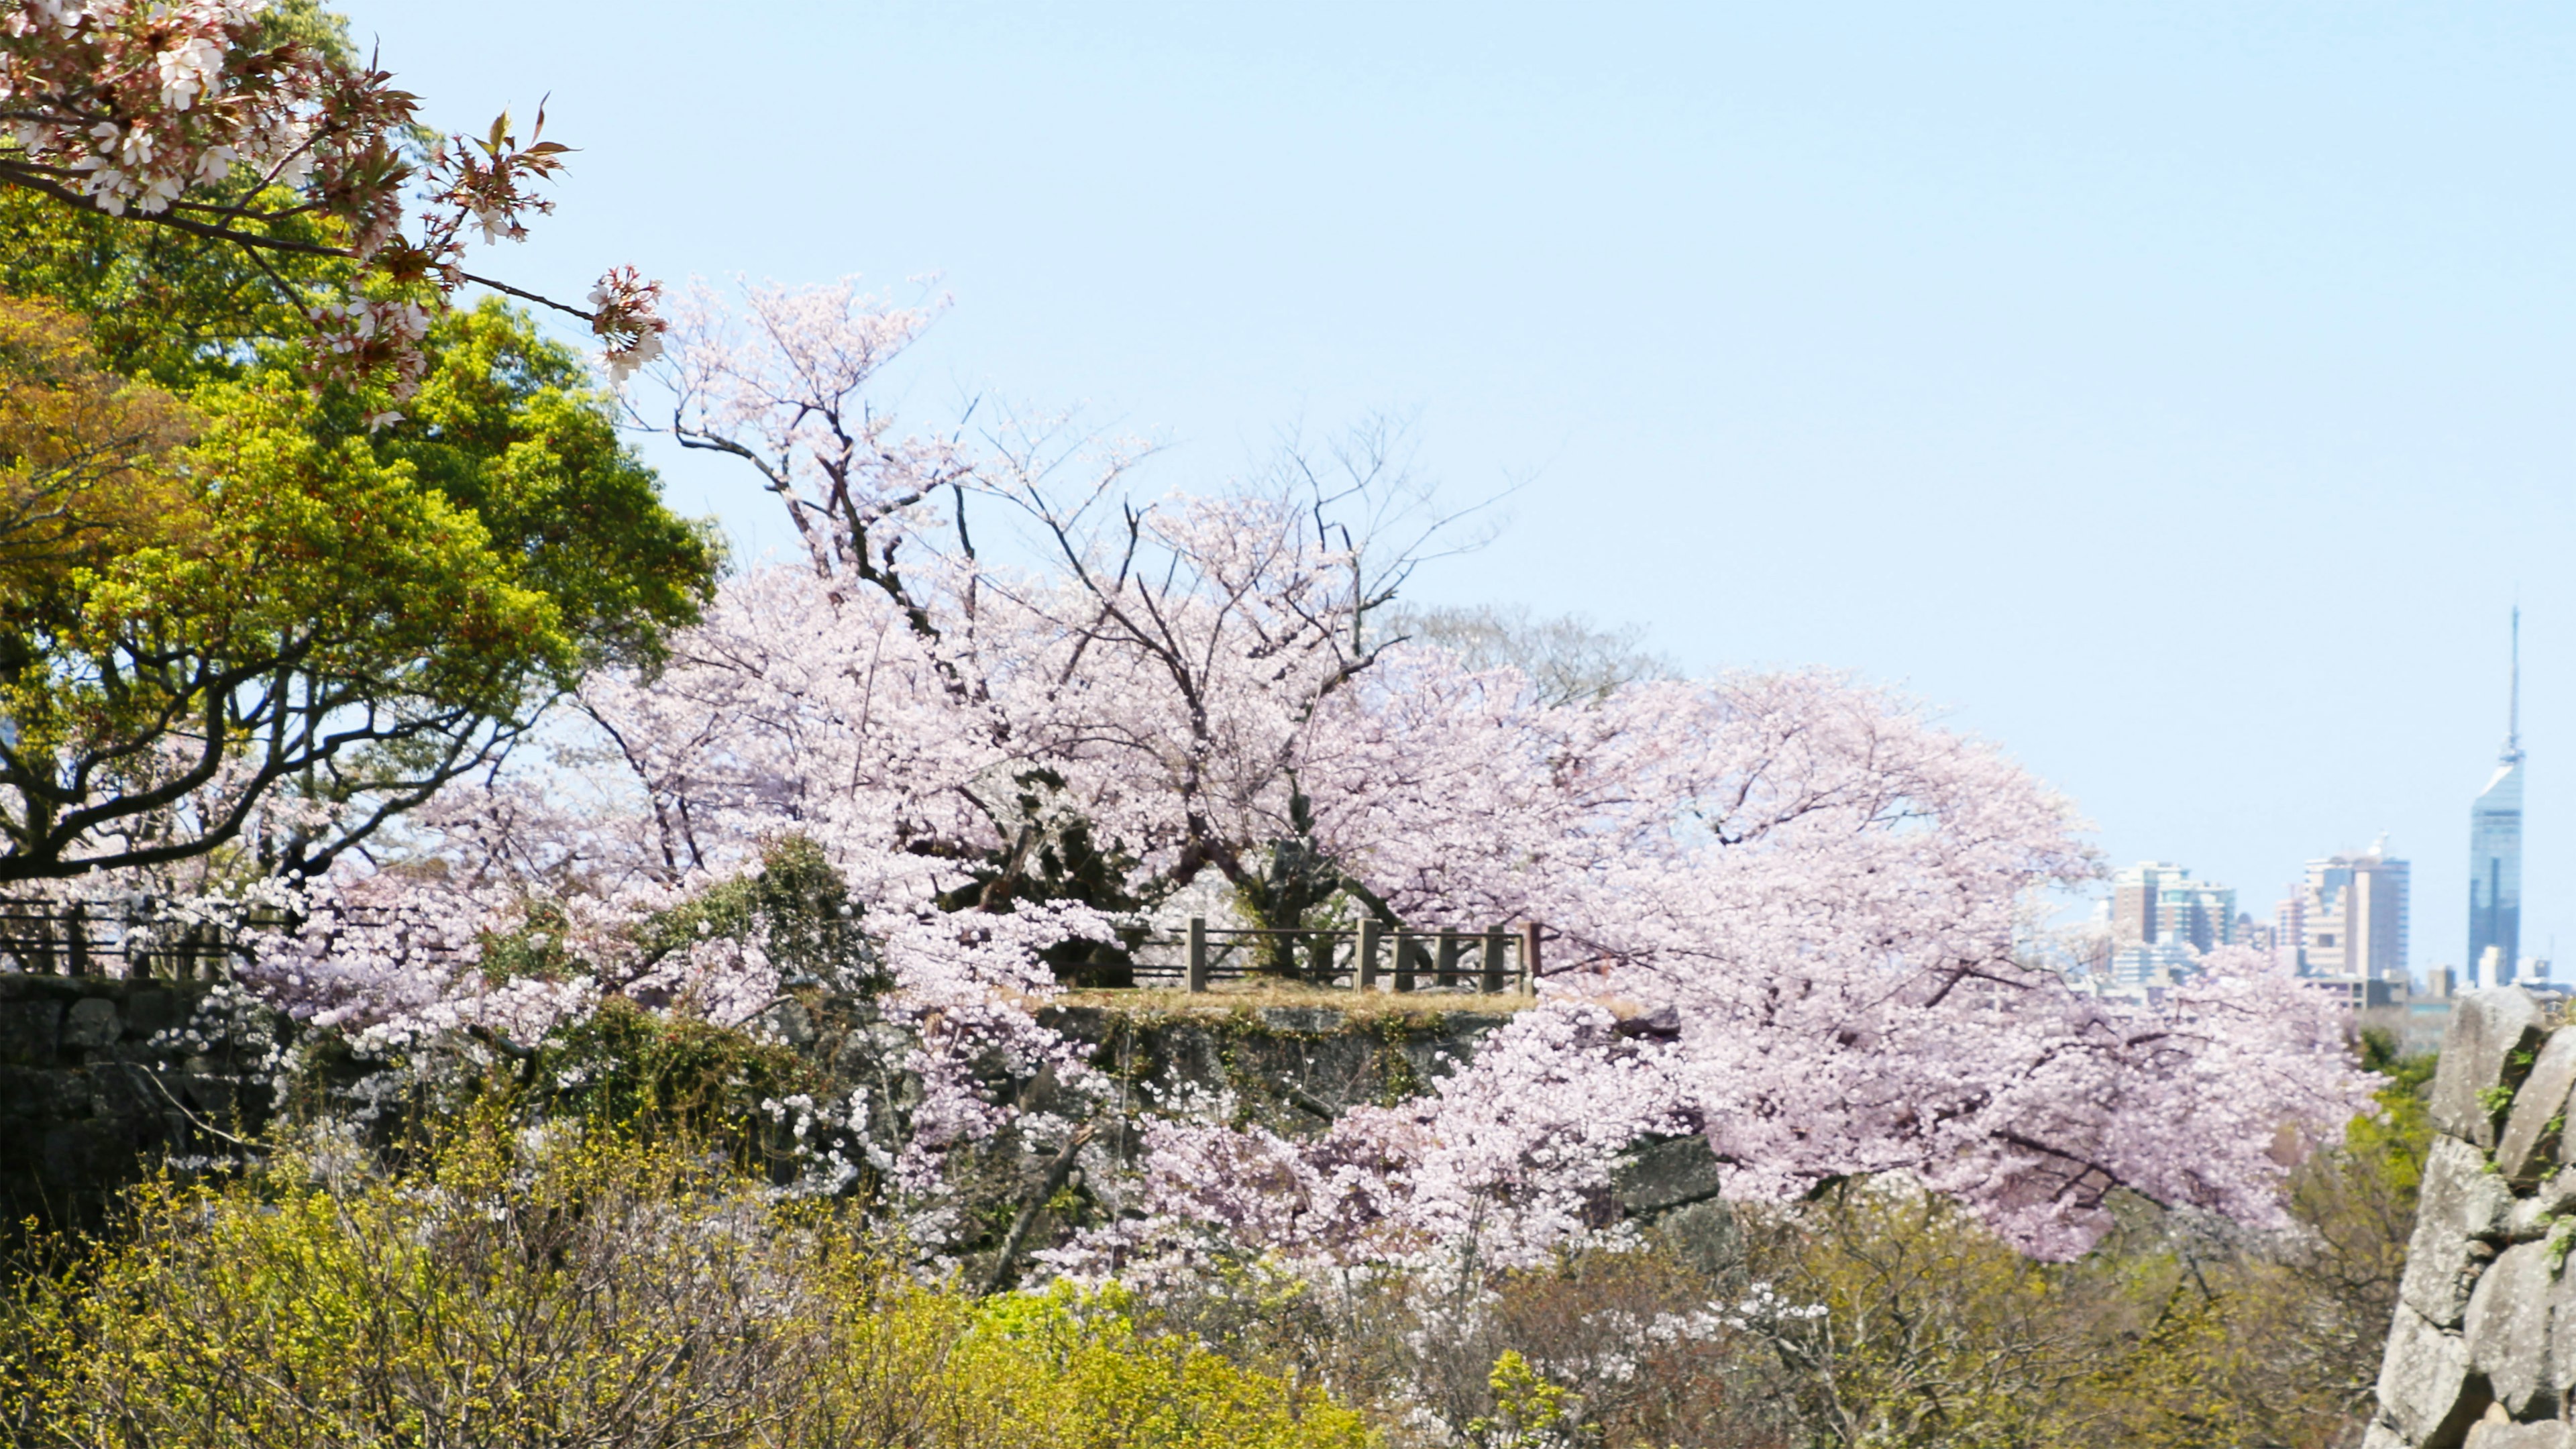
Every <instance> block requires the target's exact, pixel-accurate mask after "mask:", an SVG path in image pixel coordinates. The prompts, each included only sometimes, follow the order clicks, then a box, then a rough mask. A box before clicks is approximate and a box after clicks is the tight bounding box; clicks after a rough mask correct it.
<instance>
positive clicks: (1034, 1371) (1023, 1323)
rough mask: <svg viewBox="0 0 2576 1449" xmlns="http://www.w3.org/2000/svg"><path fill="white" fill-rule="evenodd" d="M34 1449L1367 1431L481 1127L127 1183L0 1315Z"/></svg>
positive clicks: (1322, 1407) (821, 1228)
mask: <svg viewBox="0 0 2576 1449" xmlns="http://www.w3.org/2000/svg"><path fill="white" fill-rule="evenodd" d="M0 1422H4V1423H6V1424H7V1425H9V1426H10V1428H11V1429H12V1430H13V1431H14V1433H15V1435H16V1436H17V1438H18V1439H19V1440H20V1441H21V1442H25V1443H29V1444H42V1445H57V1444H59V1445H73V1444H81V1445H88V1444H134V1445H140V1444H152V1445H155V1446H172V1449H186V1446H198V1445H204V1446H216V1445H223V1446H234V1445H242V1444H266V1445H279V1446H291V1449H302V1446H314V1449H320V1446H325V1445H329V1446H335V1449H338V1446H362V1445H363V1446H378V1445H382V1446H394V1445H418V1444H547V1445H562V1446H602V1449H605V1446H610V1445H616V1446H620V1449H630V1446H634V1449H654V1446H679V1445H706V1446H735V1445H740V1446H754V1445H757V1446H777V1449H788V1446H807V1445H811V1446H817V1449H820V1446H826V1445H829V1446H845V1445H847V1446H858V1445H883V1446H893V1445H903V1446H917V1449H947V1446H957V1449H970V1446H971V1449H986V1446H990V1449H1004V1446H1014V1449H1016V1446H1029V1449H1111V1446H1137V1449H1200V1446H1206V1449H1218V1446H1223V1449H1309V1446H1318V1449H1320V1446H1349V1449H1358V1446H1361V1445H1364V1444H1366V1443H1367V1442H1369V1440H1368V1435H1367V1433H1366V1431H1365V1429H1364V1427H1363V1426H1362V1424H1361V1422H1360V1421H1359V1419H1358V1418H1357V1416H1356V1415H1354V1414H1352V1413H1351V1412H1350V1411H1349V1410H1347V1409H1345V1408H1342V1407H1340V1406H1338V1405H1335V1404H1334V1403H1332V1402H1331V1401H1329V1400H1327V1399H1325V1398H1324V1397H1323V1396H1321V1395H1320V1394H1317V1393H1314V1392H1312V1391H1307V1390H1302V1389H1299V1388H1297V1387H1294V1386H1292V1385H1291V1384H1290V1383H1288V1382H1285V1381H1283V1380H1280V1379H1276V1378H1272V1377H1268V1376H1264V1375H1261V1374H1258V1373H1253V1372H1248V1371H1246V1370H1243V1369H1240V1368H1237V1367H1236V1366H1234V1365H1232V1364H1230V1363H1228V1362H1227V1361H1225V1360H1224V1359H1223V1358H1221V1357H1219V1356H1217V1355H1216V1354H1214V1353H1211V1352H1209V1351H1208V1350H1206V1349H1204V1348H1202V1347H1200V1346H1198V1345H1196V1344H1195V1343H1192V1342H1189V1341H1187V1340H1183V1339H1173V1338H1160V1337H1154V1336H1151V1335H1147V1334H1145V1333H1143V1332H1141V1331H1140V1330H1139V1329H1138V1328H1137V1326H1136V1323H1135V1320H1134V1319H1133V1317H1132V1316H1131V1315H1130V1314H1129V1313H1128V1312H1127V1311H1126V1308H1125V1305H1124V1304H1123V1302H1122V1301H1121V1300H1120V1299H1118V1298H1117V1297H1116V1296H1115V1295H1113V1294H1105V1293H1104V1294H1090V1295H1086V1294H1081V1293H1077V1292H1075V1291H1073V1290H1071V1289H1069V1288H1059V1289H1056V1290H1053V1291H1052V1292H1050V1293H1048V1294H1045V1295H1038V1296H1031V1297H1027V1298H1011V1299H1003V1300H999V1301H996V1302H991V1303H986V1304H981V1305H979V1304H977V1303H975V1302H973V1301H972V1300H970V1299H968V1298H967V1297H965V1296H964V1295H962V1294H960V1293H958V1292H957V1291H955V1290H954V1289H953V1288H951V1287H948V1286H945V1285H943V1284H941V1283H939V1282H935V1281H923V1280H920V1279H917V1278H915V1277H913V1276H911V1275H910V1274H908V1273H906V1272H904V1271H903V1270H902V1269H901V1268H900V1267H899V1266H898V1262H897V1258H896V1257H894V1256H890V1255H889V1253H888V1252H887V1251H885V1249H884V1246H883V1245H880V1244H876V1243H873V1242H871V1241H869V1240H867V1239H865V1238H864V1237H861V1236H859V1235H857V1234H855V1233H854V1232H852V1231H851V1230H850V1229H848V1228H847V1227H846V1226H845V1225H843V1224H842V1223H841V1222H840V1221H839V1220H837V1219H836V1218H834V1217H832V1216H831V1215H830V1214H828V1213H826V1212H823V1211H821V1210H819V1209H817V1208H815V1207H813V1206H812V1205H810V1204H809V1205H803V1206H796V1207H782V1206H780V1205H778V1204H776V1203H775V1202H774V1201H772V1200H771V1199H769V1198H768V1197H766V1196H765V1195H764V1194H762V1193H761V1192H760V1191H759V1190H757V1189H756V1188H755V1187H754V1186H753V1185H752V1184H750V1183H748V1182H746V1181H744V1180H741V1179H738V1178H734V1177H730V1176H728V1175H726V1174H724V1173H723V1172H721V1171H716V1170H711V1169H709V1168H707V1167H705V1166H704V1165H703V1164H702V1161H701V1159H699V1158H698V1157H696V1156H695V1155H694V1154H692V1153H689V1152H687V1151H684V1150H680V1149H676V1148H673V1149H655V1148H650V1147H645V1146H639V1145H636V1144H635V1143H633V1142H631V1141H629V1140H626V1139H623V1138H621V1137H618V1136H616V1135H615V1134H609V1133H590V1134H576V1133H572V1132H569V1131H557V1132H554V1133H551V1134H547V1135H545V1136H544V1137H542V1138H541V1139H540V1138H537V1137H534V1136H531V1135H528V1134H518V1133H512V1132H508V1131H502V1130H496V1129H495V1127H494V1126H493V1124H492V1122H491V1121H490V1120H489V1119H482V1120H479V1121H477V1122H474V1123H469V1124H468V1126H467V1127H466V1128H465V1129H464V1130H462V1131H460V1132H459V1133H458V1134H456V1135H455V1136H453V1137H451V1138H449V1139H448V1140H447V1141H446V1142H444V1143H443V1144H442V1145H441V1146H440V1147H439V1149H438V1150H437V1151H436V1152H434V1153H433V1154H432V1155H431V1156H430V1157H429V1158H428V1159H426V1160H425V1161H424V1162H423V1163H422V1164H421V1165H420V1166H418V1167H417V1168H415V1169H414V1170H412V1171H409V1172H406V1173H400V1174H396V1173H391V1172H387V1171H384V1170H381V1169H379V1168H376V1167H374V1166H372V1165H371V1164H370V1163H369V1162H368V1160H367V1159H365V1158H364V1157H363V1156H362V1155H360V1154H358V1153H356V1152H354V1151H353V1150H351V1149H350V1148H348V1147H347V1146H346V1145H345V1144H340V1143H334V1142H331V1141H329V1140H326V1139H316V1140H311V1141H307V1142H304V1143H301V1144H297V1145H294V1146H291V1147H289V1148H288V1149H287V1150H284V1151H282V1152H280V1153H278V1154H277V1155H275V1156H274V1157H272V1158H271V1159H269V1161H268V1162H267V1163H266V1164H264V1165H263V1166H262V1167H260V1168H258V1169H256V1170H254V1171H253V1172H251V1173H248V1174H246V1175H244V1176H242V1177H239V1178H237V1179H235V1180H232V1181H229V1182H225V1183H221V1184H198V1185H193V1186H185V1185H178V1184H173V1183H163V1184H160V1185H158V1186H156V1187H153V1188H151V1189H148V1190H146V1191H144V1192H142V1193H140V1194H139V1195H138V1196H137V1197H136V1199H135V1201H134V1203H133V1212H132V1221H131V1223H130V1224H129V1229H128V1232H127V1233H126V1235H125V1236H124V1238H123V1240H122V1241H121V1242H120V1243H119V1244H117V1245H115V1246H103V1247H94V1248H91V1249H88V1250H83V1251H76V1252H72V1253H71V1254H70V1255H69V1256H68V1257H66V1258H64V1259H62V1260H59V1261H58V1262H57V1263H56V1264H55V1266H53V1267H52V1268H50V1269H49V1270H46V1271H42V1272H38V1273H35V1274H33V1275H31V1276H29V1277H27V1278H25V1279H23V1280H21V1282H20V1284H19V1286H18V1289H17V1291H16V1292H15V1293H14V1294H13V1295H11V1297H10V1298H9V1299H8V1301H7V1302H6V1303H5V1304H0Z"/></svg>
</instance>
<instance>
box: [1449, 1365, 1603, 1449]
mask: <svg viewBox="0 0 2576 1449" xmlns="http://www.w3.org/2000/svg"><path fill="white" fill-rule="evenodd" d="M1485 1384H1486V1387H1487V1388H1488V1389H1489V1390H1491V1391H1492V1393H1493V1396H1494V1413H1493V1416H1492V1417H1490V1418H1479V1419H1475V1420H1471V1421H1470V1422H1469V1423H1468V1425H1467V1440H1468V1442H1469V1443H1471V1444H1474V1445H1476V1446H1477V1449H1558V1446H1561V1445H1564V1446H1570V1445H1576V1444H1591V1443H1598V1442H1600V1438H1601V1435H1600V1432H1599V1430H1598V1428H1597V1426H1592V1425H1586V1424H1584V1423H1583V1422H1582V1419H1581V1417H1580V1414H1579V1412H1578V1410H1579V1408H1580V1406H1579V1405H1578V1404H1577V1403H1576V1402H1575V1401H1574V1395H1573V1393H1572V1391H1570V1390H1568V1389H1565V1388H1563V1387H1561V1386H1559V1385H1556V1384H1552V1383H1549V1382H1548V1381H1547V1379H1546V1377H1545V1376H1544V1375H1542V1374H1540V1373H1539V1371H1538V1370H1536V1369H1534V1368H1531V1367H1530V1364H1529V1360H1527V1359H1525V1358H1523V1357H1521V1354H1520V1350H1518V1349H1505V1350H1503V1356H1502V1357H1500V1358H1498V1359H1496V1360H1494V1371H1493V1373H1491V1374H1490V1375H1488V1376H1487V1377H1486V1380H1485Z"/></svg>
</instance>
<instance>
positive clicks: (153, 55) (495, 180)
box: [0, 0, 664, 402]
mask: <svg viewBox="0 0 2576 1449" xmlns="http://www.w3.org/2000/svg"><path fill="white" fill-rule="evenodd" d="M393 80H394V78H393V75H392V73H390V72H388V71H385V70H382V69H380V68H378V67H377V66H376V65H375V64H374V63H372V62H360V61H358V60H357V59H356V58H355V57H354V55H353V54H352V53H351V52H350V50H349V47H348V46H347V44H346V42H345V41H344V40H342V39H341V38H340V37H339V36H337V35H336V34H331V33H329V32H328V31H327V29H324V28H321V27H317V26H316V25H313V24H297V23H295V22H294V17H291V16H288V15H286V14H284V13H283V12H281V11H278V10H273V9H271V8H270V7H269V6H268V5H267V4H266V3H265V0H14V3H10V4H8V5H7V6H6V7H5V9H0V123H5V129H0V185H5V186H8V187H13V188H17V189H18V190H20V191H21V192H24V193H30V194H34V195H39V196H43V197H47V198H50V199H52V200H54V201H57V202H60V203H63V204H65V205H68V206H73V207H79V208H92V209H95V210H98V211H102V212H105V213H107V214H108V215H110V216H115V217H121V218H126V219H128V220H130V221H131V222H133V223H134V224H135V225H138V226H148V227H156V228H163V229H167V230H171V231H176V232H181V233H185V234H187V235H189V236H193V237H196V238H200V239H202V240H204V241H206V242H209V243H213V244H216V245H220V246H223V247H228V248H232V249H235V250H237V251H238V252H239V253H240V254H241V255H243V256H244V257H246V258H249V259H250V260H251V261H252V262H253V263H255V264H256V266H257V267H258V269H259V270H260V271H261V273H262V274H264V275H265V276H266V277H267V278H268V279H269V280H270V281H271V282H272V283H273V284H274V285H275V286H276V287H277V289H278V290H279V292H280V293H281V294H282V295H283V296H285V297H286V298H288V299H289V300H290V301H292V302H293V303H294V304H295V305H297V306H298V307H299V308H301V309H303V310H304V311H305V312H306V313H307V315H308V317H309V320H310V322H311V324H312V329H313V333H314V336H315V338H316V341H317V343H318V346H319V351H320V354H321V360H322V361H323V362H324V364H325V366H326V370H328V371H330V372H332V373H336V374H339V375H360V374H369V373H378V372H382V373H385V374H387V375H389V376H390V377H391V378H392V380H393V387H392V390H393V393H394V395H395V400H396V401H397V402H399V401H400V400H401V398H402V397H403V396H404V395H406V394H407V393H408V391H409V388H410V387H411V386H412V385H413V384H414V383H416V382H417V380H418V378H419V376H420V370H421V365H422V352H421V344H422V342H423V339H424V338H425V336H426V334H427V331H428V327H429V322H430V318H431V314H432V312H434V311H436V310H438V309H441V308H443V307H444V306H445V305H446V302H447V299H448V298H449V297H451V296H452V295H453V294H454V293H455V292H457V291H458V290H459V289H460V288H463V287H465V286H467V285H479V286H483V287H487V288H490V289H492V290H495V291H499V292H504V293H507V294H508V295H510V296H513V297H517V298H520V299H522V300H525V301H530V302H534V303H536V304H538V305H540V306H544V307H548V308H552V309H553V310H555V311H558V312H561V313H564V314H566V315H569V316H572V317H575V318H578V319H579V320H581V321H582V322H584V323H586V324H587V325H588V326H589V328H590V330H591V332H592V333H593V335H594V336H596V337H597V338H598V339H599V341H600V343H601V345H602V348H603V350H604V355H605V360H606V364H607V366H608V368H609V370H610V372H611V373H612V374H613V375H615V376H618V377H623V376H624V375H626V374H627V373H629V372H631V371H632V370H633V369H635V368H636V367H638V366H641V365H642V364H644V363H646V362H649V361H650V360H651V359H652V358H653V357H655V356H656V355H658V353H659V352H660V350H661V341H660V337H661V332H662V329H663V325H664V324H663V320H662V319H661V318H660V317H659V316H658V315H657V314H656V310H655V308H656V299H657V296H658V291H659V289H658V287H657V286H656V284H654V283H652V282H649V281H646V280H645V279H643V278H642V277H641V276H639V275H637V274H636V272H635V271H634V269H632V268H630V267H616V268H612V269H610V270H609V271H608V272H606V273H605V274H603V275H602V276H601V278H600V280H599V283H598V284H597V286H596V287H594V288H593V289H592V291H591V293H590V295H589V297H588V298H587V299H586V303H585V304H584V305H572V304H567V303H563V302H559V301H556V300H555V299H552V298H549V297H545V296H541V295H539V294H537V293H534V292H530V291H526V290H524V289H521V288H519V287H515V286H512V285H510V284H509V283H506V282H503V281H500V280H497V279H494V278H492V277H488V276H484V275H481V274H478V273H476V272H473V271H470V270H468V269H467V264H466V258H467V252H468V247H469V243H470V240H472V239H475V238H479V240H480V241H481V242H483V243H486V244H488V243H491V242H496V241H501V240H512V241H515V240H519V239H521V238H523V237H524V236H525V235H526V234H527V226H526V223H527V220H528V219H529V218H530V217H531V216H534V215H538V214H542V213H545V212H548V211H551V210H553V206H554V204H553V202H552V201H550V200H548V199H547V198H545V197H544V196H542V195H541V194H539V193H538V191H537V190H536V187H537V186H538V185H539V184H541V183H543V182H545V181H546V180H548V179H550V178H551V177H553V176H554V175H555V174H556V173H557V172H558V171H559V170H561V168H562V166H563V157H564V155H565V153H566V151H567V149H568V148H566V147H565V146H563V145H562V144H560V143H558V142H555V141H549V140H546V139H544V130H545V118H544V115H543V113H542V111H541V112H540V113H539V115H538V117H537V119H536V121H535V123H534V124H533V125H532V126H530V127H529V129H528V131H527V133H526V136H525V138H524V139H522V137H521V135H520V134H519V132H518V131H517V129H516V128H515V127H514V126H513V125H512V124H511V122H510V119H509V117H508V116H507V115H506V114H505V115H503V116H502V117H500V118H499V119H497V120H495V121H494V122H493V123H492V125H491V127H490V128H489V129H488V130H487V131H486V132H485V133H484V134H483V135H481V136H477V137H470V138H459V137H438V138H434V139H432V140H430V141H429V142H428V143H427V144H426V145H425V146H423V145H418V144H416V143H415V141H414V137H415V134H416V130H415V128H416V125H417V117H418V111H419V101H418V98H417V97H415V96H413V95H411V94H410V93H409V92H406V91H402V90H398V89H396V88H395V86H394V84H393ZM415 187H417V189H418V193H419V197H420V201H421V204H420V206H419V207H418V208H417V209H416V210H415V209H412V208H410V207H408V206H407V205H406V201H405V196H406V193H407V192H408V191H411V190H412V189H413V188H415ZM299 259H301V260H313V259H323V260H329V261H338V262H348V263H354V264H355V266H356V271H355V272H354V274H351V275H349V276H348V277H347V280H346V285H345V286H344V287H343V289H342V290H341V291H340V292H339V293H338V294H337V295H324V294H322V293H321V292H320V291H319V290H318V285H317V283H316V282H315V281H314V279H312V278H310V277H308V276H296V275H290V273H289V270H282V269H281V266H282V264H286V263H290V262H293V261H296V260H299Z"/></svg>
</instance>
